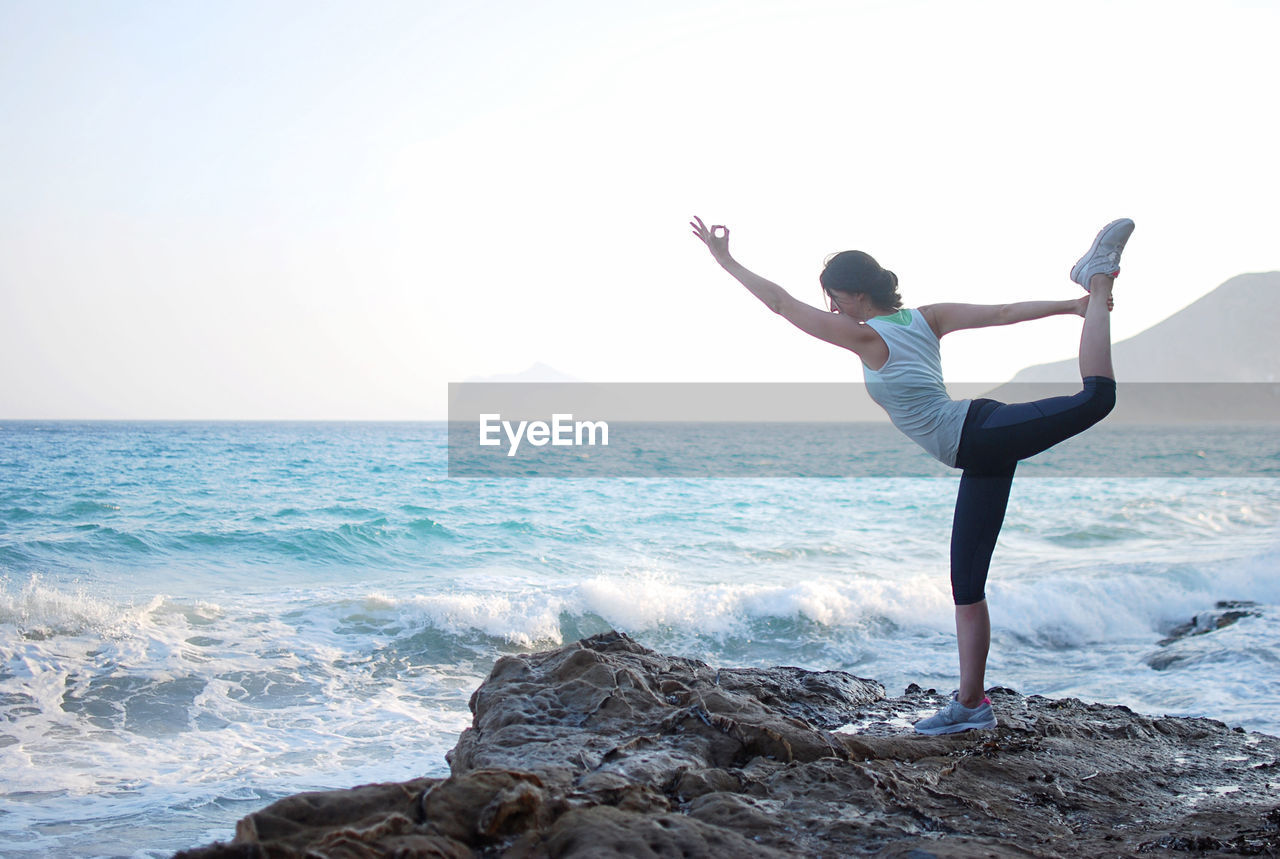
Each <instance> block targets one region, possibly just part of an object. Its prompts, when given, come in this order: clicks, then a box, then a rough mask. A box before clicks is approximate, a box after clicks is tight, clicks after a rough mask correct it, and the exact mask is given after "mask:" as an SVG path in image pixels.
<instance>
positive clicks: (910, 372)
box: [862, 310, 969, 466]
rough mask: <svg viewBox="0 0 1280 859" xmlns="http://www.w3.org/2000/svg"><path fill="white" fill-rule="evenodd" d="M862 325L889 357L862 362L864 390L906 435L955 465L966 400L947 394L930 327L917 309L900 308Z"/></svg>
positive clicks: (936, 343) (941, 458) (940, 358)
mask: <svg viewBox="0 0 1280 859" xmlns="http://www.w3.org/2000/svg"><path fill="white" fill-rule="evenodd" d="M867 324H868V325H870V326H871V327H872V328H873V329H875V332H876V333H877V334H879V335H880V336H881V337H883V338H884V342H885V345H887V346H888V347H889V360H888V361H885V362H884V366H883V367H881V368H880V369H879V370H872V369H871V368H870V367H868V366H867V365H866V364H863V365H862V378H863V380H864V381H865V382H866V384H867V393H868V394H870V395H871V399H873V400H875V401H876V403H877V404H878V405H879V406H880V407H881V408H882V409H884V410H885V411H886V412H888V413H889V419H890V420H891V421H893V425H894V426H896V427H897V428H898V429H900V430H902V432H903V433H905V434H906V436H907V437H908V438H910V439H911V440H912V441H914V442H915V443H916V444H918V445H920V446H921V447H923V448H924V449H925V450H927V451H928V452H929V453H930V454H932V455H933V457H934V458H936V459H937V460H938V461H940V462H942V463H943V464H945V465H950V466H954V465H955V464H956V449H957V448H959V446H960V430H961V429H963V427H964V419H965V415H967V414H968V412H969V400H953V399H951V397H949V396H947V389H946V387H944V386H943V384H942V353H941V352H940V351H939V348H938V338H937V337H936V336H935V335H934V333H933V329H932V328H930V327H929V323H928V322H927V321H926V320H925V318H924V315H923V314H921V313H920V311H919V310H899V311H898V312H897V313H894V314H891V315H889V316H877V317H876V318H874V319H868V320H867Z"/></svg>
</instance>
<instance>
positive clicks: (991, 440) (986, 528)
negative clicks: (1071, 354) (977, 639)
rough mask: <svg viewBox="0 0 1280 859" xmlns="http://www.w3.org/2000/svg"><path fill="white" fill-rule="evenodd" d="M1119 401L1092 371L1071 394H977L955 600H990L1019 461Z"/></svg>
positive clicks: (967, 431)
mask: <svg viewBox="0 0 1280 859" xmlns="http://www.w3.org/2000/svg"><path fill="white" fill-rule="evenodd" d="M1115 404H1116V383H1115V380H1114V379H1109V378H1107V377H1106V376H1089V377H1087V378H1086V379H1085V380H1084V390H1082V391H1081V392H1080V393H1078V394H1074V395H1072V396H1070V397H1050V398H1048V399H1045V400H1036V401H1035V402H1031V403H1001V402H997V401H996V400H983V399H978V400H974V401H973V402H972V403H970V404H969V413H968V415H967V416H966V417H965V419H964V428H963V429H962V430H961V431H960V447H959V449H958V451H957V452H956V467H957V468H962V469H964V473H963V474H961V476H960V491H959V493H958V494H957V496H956V513H955V519H954V520H952V523H951V595H952V597H954V599H955V603H956V605H972V604H973V603H976V602H981V601H982V600H984V599H986V592H985V589H986V584H987V570H988V568H989V567H990V566H991V553H992V552H994V551H995V548H996V537H997V536H999V534H1000V526H1001V525H1003V524H1004V511H1005V508H1006V507H1007V506H1008V504H1009V489H1010V487H1012V486H1013V472H1014V469H1016V468H1017V467H1018V460H1021V459H1026V458H1027V457H1029V456H1035V455H1036V454H1037V453H1040V452H1042V451H1045V450H1048V449H1049V448H1051V447H1053V446H1054V445H1055V444H1057V443H1058V442H1060V441H1064V440H1066V439H1068V438H1071V436H1073V435H1076V434H1077V433H1081V432H1084V431H1085V430H1087V429H1088V428H1089V427H1091V426H1093V425H1094V424H1096V423H1097V422H1098V421H1100V420H1102V419H1103V418H1105V417H1106V416H1107V414H1108V413H1109V412H1110V411H1111V410H1112V409H1113V408H1114V407H1115Z"/></svg>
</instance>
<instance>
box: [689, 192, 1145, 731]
mask: <svg viewBox="0 0 1280 859" xmlns="http://www.w3.org/2000/svg"><path fill="white" fill-rule="evenodd" d="M690 226H691V227H693V233H694V235H696V236H697V237H698V238H699V239H701V240H702V241H703V243H704V244H706V246H707V248H708V249H709V250H710V251H711V255H712V256H713V257H714V258H715V260H716V262H718V263H719V264H720V265H721V266H722V267H723V268H724V269H725V270H726V271H727V272H729V274H731V275H733V276H734V277H735V278H737V280H738V281H739V282H741V283H742V285H743V286H745V287H746V288H747V289H748V290H750V292H751V293H752V294H753V295H754V296H756V297H757V298H759V299H760V300H761V301H763V302H764V303H765V305H766V306H767V307H768V308H769V309H770V310H772V311H773V312H774V313H777V314H779V315H781V316H783V317H784V318H786V319H787V321H789V322H790V323H792V324H793V325H795V326H796V327H797V328H799V329H800V330H801V331H804V332H805V333H806V334H811V335H813V336H814V337H817V338H818V339H820V340H825V341H827V342H828V343H832V344H834V345H836V346H842V347H844V348H845V349H848V350H850V351H851V352H853V353H854V354H856V355H857V356H858V357H859V358H860V359H861V360H862V371H863V376H864V378H865V380H866V385H867V393H868V394H870V395H871V398H872V399H873V400H875V401H876V403H878V404H879V405H880V406H881V407H882V408H884V410H885V411H886V412H888V414H889V417H890V419H891V420H892V421H893V423H894V425H895V426H896V427H898V429H900V430H902V432H903V433H905V434H906V435H907V436H908V437H909V438H911V439H912V440H914V441H915V442H916V443H918V444H919V445H920V446H921V447H923V448H924V449H925V450H927V451H928V452H929V453H930V454H931V455H933V456H934V457H936V458H937V459H938V460H940V461H941V462H943V463H945V464H946V465H949V466H952V467H954V468H960V469H963V473H962V475H961V477H960V490H959V493H958V494H957V497H956V510H955V518H954V519H953V521H952V526H951V590H952V596H953V598H954V600H955V604H956V639H957V643H958V645H959V649H960V688H959V690H958V691H957V692H956V694H955V695H954V696H952V700H951V701H950V703H948V704H947V705H946V706H945V707H943V708H942V709H941V710H939V711H938V712H937V713H936V714H934V715H933V716H930V717H929V718H927V719H922V720H921V721H919V722H917V723H916V725H915V729H916V731H918V732H919V733H922V734H951V733H956V732H959V731H968V730H973V729H982V728H994V727H995V725H996V719H995V714H994V713H993V712H992V709H991V701H990V699H988V698H987V697H986V696H985V695H984V692H983V689H984V686H983V680H984V675H985V673H986V668H987V650H988V648H989V646H990V643H991V620H990V617H989V615H988V613H987V602H986V594H985V592H984V587H985V585H986V580H987V569H988V567H989V566H990V564H991V553H992V552H993V551H994V549H995V545H996V537H997V535H998V534H999V533H1000V526H1001V524H1002V523H1003V522H1004V513H1005V507H1006V505H1007V503H1008V500H1009V489H1010V487H1011V486H1012V484H1013V472H1014V469H1015V468H1016V467H1017V464H1018V460H1021V459H1026V458H1027V457H1029V456H1034V455H1035V454H1037V453H1040V452H1042V451H1044V450H1046V449H1048V448H1050V447H1052V446H1053V445H1055V444H1057V443H1058V442H1060V441H1063V440H1064V439H1067V438H1070V437H1071V436H1073V435H1076V434H1077V433H1080V432H1083V431H1084V430H1086V429H1088V428H1089V427H1091V426H1093V425H1094V424H1095V423H1097V422H1098V421H1100V420H1102V419H1103V418H1104V417H1106V415H1107V414H1108V413H1109V412H1110V411H1111V409H1112V408H1113V407H1114V406H1115V396H1116V383H1115V372H1114V371H1113V370H1112V368H1111V324H1110V319H1109V316H1108V314H1109V312H1110V310H1111V305H1112V299H1111V287H1112V282H1113V281H1114V279H1115V277H1116V275H1118V274H1119V273H1120V253H1121V251H1122V250H1124V245H1125V242H1126V241H1128V239H1129V235H1130V234H1131V233H1132V232H1133V226H1134V225H1133V221H1131V220H1129V219H1128V218H1122V219H1120V220H1118V221H1113V222H1111V223H1110V224H1108V225H1107V226H1105V227H1103V228H1102V231H1101V232H1099V233H1098V236H1097V238H1095V239H1094V242H1093V245H1092V246H1091V247H1090V248H1089V251H1088V253H1086V254H1085V255H1084V256H1083V257H1081V258H1080V261H1079V262H1077V263H1076V264H1075V266H1074V267H1072V269H1071V279H1072V280H1074V281H1075V282H1076V283H1078V284H1080V285H1081V286H1083V287H1084V288H1085V291H1086V292H1087V293H1088V294H1087V295H1085V296H1083V297H1082V298H1079V299H1072V300H1067V301H1023V302H1017V303H1015V304H1002V305H980V304H931V305H927V306H924V307H920V308H917V309H914V310H903V309H901V308H902V298H901V297H900V296H899V295H898V278H897V275H895V274H894V273H893V272H891V271H888V270H886V269H883V268H881V267H880V265H879V264H878V263H877V262H876V261H875V260H874V259H872V258H871V257H870V256H868V255H867V254H865V253H862V252H861V251H844V252H843V253H838V254H836V255H835V256H833V257H831V258H830V259H829V260H827V263H826V266H825V267H824V269H823V271H822V275H821V276H820V278H819V280H820V282H821V284H822V288H823V290H824V292H825V293H826V295H827V300H828V301H829V302H830V312H827V311H824V310H820V309H819V308H817V307H812V306H810V305H808V304H805V303H803V302H801V301H798V300H796V299H795V298H793V297H792V296H791V295H790V294H788V293H787V291H786V290H784V289H783V288H782V287H780V286H778V285H777V284H775V283H772V282H770V281H768V280H765V279H764V278H762V277H760V276H759V275H756V274H754V273H752V272H750V271H748V270H747V269H746V268H744V267H743V266H742V264H741V263H739V262H738V261H737V260H735V259H734V258H733V257H732V256H730V254H729V230H728V229H727V228H725V227H723V226H719V225H716V226H713V227H711V228H710V229H708V228H707V227H706V226H705V225H704V224H703V222H702V219H701V218H697V217H695V218H694V220H693V221H691V222H690ZM1067 313H1074V314H1077V315H1079V316H1083V317H1084V327H1083V331H1082V332H1081V335H1080V376H1081V378H1082V379H1083V388H1082V390H1081V391H1080V392H1079V393H1077V394H1075V395H1073V396H1069V397H1052V398H1049V399H1045V400H1037V401H1035V402H1031V403H1013V404H1006V403H1000V402H996V401H994V400H987V399H977V400H958V401H957V400H952V399H951V398H950V397H949V396H947V392H946V389H945V388H944V387H943V383H942V362H941V358H940V354H939V344H938V341H939V340H940V339H941V338H942V337H944V336H946V335H947V334H949V333H951V332H952V331H961V330H963V329H966V328H984V327H987V326H990V325H1010V324H1012V323H1014V322H1025V321H1027V320H1030V319H1042V318H1044V317H1046V316H1054V315H1057V314H1067Z"/></svg>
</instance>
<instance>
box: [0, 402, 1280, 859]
mask: <svg viewBox="0 0 1280 859" xmlns="http://www.w3.org/2000/svg"><path fill="white" fill-rule="evenodd" d="M1105 426H1106V425H1105V424H1104V425H1100V426H1099V427H1095V428H1094V429H1093V430H1090V431H1089V433H1087V434H1086V435H1085V436H1084V437H1082V439H1087V440H1088V444H1089V445H1090V447H1091V449H1093V450H1095V451H1098V450H1101V451H1103V452H1104V455H1106V454H1105V452H1106V451H1108V450H1123V449H1125V448H1124V445H1125V444H1127V445H1128V446H1129V448H1130V449H1132V448H1134V447H1135V445H1136V446H1138V447H1140V448H1141V450H1142V451H1143V452H1144V454H1145V455H1146V456H1148V457H1155V458H1157V459H1159V460H1160V461H1162V462H1163V463H1165V465H1164V466H1163V467H1162V468H1161V469H1156V470H1153V469H1146V470H1144V471H1141V472H1138V473H1132V472H1129V471H1127V470H1126V469H1124V468H1113V469H1111V470H1109V471H1108V470H1104V471H1103V472H1102V473H1098V474H1094V475H1090V474H1086V473H1083V472H1082V473H1080V474H1073V473H1070V472H1067V473H1063V472H1062V471H1061V470H1059V471H1054V472H1047V473H1043V474H1042V473H1037V471H1036V469H1035V467H1034V461H1032V462H1031V463H1028V464H1027V466H1028V467H1027V469H1026V471H1025V472H1021V473H1020V474H1021V475H1022V476H1020V477H1019V478H1018V479H1017V480H1016V481H1015V484H1014V490H1013V496H1012V499H1011V501H1010V504H1009V511H1008V515H1007V518H1006V523H1005V527H1004V530H1003V532H1002V533H1001V537H1000V542H999V545H998V547H997V550H996V557H995V561H994V563H993V567H992V571H991V577H990V580H989V582H988V586H987V596H988V601H989V604H990V609H991V616H992V626H993V632H992V647H991V658H990V665H989V668H988V673H987V684H988V685H989V686H997V685H998V686H1005V687H1011V688H1013V689H1016V690H1018V691H1020V692H1022V693H1024V694H1039V695H1045V696H1053V697H1076V698H1080V699H1082V700H1085V701H1090V702H1095V701H1096V702H1102V703H1107V704H1122V705H1126V706H1128V707H1131V708H1133V709H1134V710H1137V711H1140V712H1144V713H1150V714H1155V715H1162V714H1169V715H1177V716H1208V717H1212V718H1215V719H1219V720H1221V721H1223V722H1225V723H1226V724H1227V725H1230V726H1240V727H1242V728H1244V729H1246V730H1249V731H1260V732H1266V733H1270V734H1276V735H1280V453H1277V439H1278V437H1277V433H1276V431H1275V429H1274V428H1272V429H1256V430H1249V431H1241V432H1238V433H1236V434H1234V435H1231V436H1230V437H1229V438H1228V439H1227V441H1226V442H1220V443H1219V444H1218V447H1216V448H1213V451H1216V452H1215V453H1213V455H1214V456H1221V457H1223V458H1224V460H1225V459H1230V461H1231V462H1233V463H1234V464H1235V465H1234V467H1233V468H1231V469H1223V470H1221V471H1210V472H1208V476H1206V472H1205V471H1204V470H1203V468H1202V467H1201V466H1202V465H1203V463H1204V461H1205V458H1206V456H1207V455H1208V454H1206V453H1205V450H1204V449H1203V446H1202V445H1199V444H1198V442H1197V441H1196V440H1195V439H1194V437H1190V440H1189V437H1188V434H1187V431H1186V429H1185V428H1183V429H1177V430H1174V429H1170V430H1168V431H1167V432H1166V431H1162V430H1160V429H1152V430H1150V431H1148V432H1146V433H1144V434H1142V435H1141V436H1135V435H1134V434H1133V433H1132V432H1129V433H1128V434H1126V435H1124V436H1123V437H1121V436H1120V435H1115V434H1114V433H1118V432H1119V431H1118V430H1117V431H1110V432H1113V434H1112V435H1108V432H1109V431H1108V430H1107V429H1106V428H1105ZM886 430H887V431H888V432H890V433H892V429H891V428H887V427H885V426H883V425H882V426H874V425H867V426H865V427H861V428H858V427H854V428H851V429H848V430H847V431H846V432H845V434H844V435H843V436H842V438H843V440H844V442H845V443H847V445H848V447H847V449H845V450H844V453H845V454H847V453H849V452H850V451H852V452H854V454H856V453H857V452H858V451H874V452H875V456H876V457H877V463H878V466H877V468H875V469H873V470H871V471H870V472H867V473H860V474H858V475H855V476H833V477H832V476H829V477H798V476H751V474H750V473H749V472H748V473H747V474H746V475H745V476H729V477H724V476H715V475H716V474H718V473H731V474H732V473H734V472H733V471H732V469H728V470H723V471H721V470H718V469H715V468H712V469H710V470H709V472H708V474H710V475H711V476H700V475H692V476H689V475H682V474H671V475H667V476H656V477H654V476H650V477H643V476H641V477H610V476H608V475H604V476H592V477H555V478H545V477H529V476H514V477H513V476H509V475H506V474H498V473H495V474H491V475H488V476H485V475H481V476H458V475H457V474H451V471H450V468H449V441H448V428H447V425H446V424H445V423H444V422H436V423H236V422H191V423H165V422H141V423H132V422H87V423H76V422H0V855H3V856H7V857H28V856H30V857H35V856H41V857H44V856H139V857H142V856H146V857H150V856H165V855H169V854H171V853H172V852H174V851H176V850H179V849H182V848H187V847H193V846H198V845H202V844H207V843H210V842H213V841H215V840H230V839H231V838H232V837H233V835H234V828H235V823H236V821H237V820H238V819H239V818H241V817H243V816H244V815H246V814H249V813H251V812H253V811H256V810H258V809H260V808H262V807H263V806H265V805H267V804H268V803H270V802H272V801H273V800H275V799H278V798H280V797H283V796H286V795H289V794H293V793H297V792H300V791H309V790H327V789H338V788H345V787H350V786H354V785H358V784H366V783H370V782H378V781H395V780H405V779H410V778H414V777H418V776H443V775H446V774H447V772H448V765H447V763H446V761H445V753H446V752H447V751H448V750H449V749H450V748H452V747H453V745H454V744H455V743H456V741H457V738H458V735H459V733H460V732H461V731H462V730H464V729H465V728H466V727H468V725H469V724H470V719H471V714H470V711H469V709H468V700H469V698H470V696H471V694H472V692H473V691H474V690H475V688H476V687H477V686H478V685H479V684H480V683H481V682H482V681H483V680H484V678H485V677H486V675H487V674H488V672H489V670H490V668H491V667H492V665H493V663H494V661H495V660H496V659H498V658H499V657H501V656H503V655H505V654H519V653H527V652H531V651H535V650H540V649H546V648H552V647H556V646H559V645H562V644H566V643H571V642H573V641H575V640H577V639H579V638H582V637H585V636H589V635H592V634H595V633H598V632H602V631H605V630H609V629H617V630H621V631H623V632H626V633H627V634H628V635H630V636H632V637H633V638H634V639H635V640H636V641H638V642H639V643H641V644H643V645H645V646H647V647H651V648H656V649H659V650H662V651H665V652H670V653H675V654H680V655H683V656H688V657H693V658H696V659H701V660H704V661H706V662H708V663H711V664H713V665H718V666H769V665H795V666H801V667H804V668H810V669H817V670H825V669H839V670H842V671H848V672H851V673H853V674H856V675H858V676H861V677H867V678H872V679H875V680H877V681H879V682H880V683H882V684H884V686H885V687H886V688H887V690H888V693H889V694H891V695H896V694H899V693H901V692H902V691H903V689H904V688H905V687H906V686H907V685H908V684H911V683H916V684H919V685H920V686H922V687H925V688H930V687H932V688H936V689H937V690H939V691H941V692H949V691H950V690H952V689H954V688H955V687H956V683H957V677H956V671H957V660H956V652H955V638H954V616H953V607H952V602H951V595H950V586H949V580H948V571H947V553H948V534H949V530H950V524H951V514H952V507H953V503H954V497H955V491H956V487H957V483H958V481H957V479H956V475H955V474H954V473H953V472H947V471H946V470H945V469H943V470H941V471H932V472H930V471H920V468H919V466H920V462H921V460H922V458H926V457H925V455H924V454H923V453H922V452H920V451H919V450H916V449H915V448H914V446H913V445H911V444H910V443H909V442H907V441H906V440H905V439H901V438H900V437H894V436H892V435H890V436H886V435H885V432H886ZM1162 433H1163V434H1162ZM895 439H896V440H895ZM1135 439H1139V440H1140V443H1139V442H1136V441H1135ZM1113 442H1114V443H1115V445H1116V446H1115V447H1114V448H1109V447H1108V445H1111V444H1112V443H1113ZM1223 444H1225V445H1226V448H1225V449H1224V448H1223V447H1222V445H1223ZM717 455H718V454H717V453H716V451H715V450H714V449H710V448H709V449H708V451H707V452H706V453H705V456H704V457H703V458H704V460H708V461H710V459H714V457H716V456H717ZM725 455H735V456H736V455H739V454H737V453H730V454H725ZM1129 455H1130V454H1124V455H1123V456H1122V455H1121V454H1118V453H1117V454H1112V455H1110V458H1111V459H1113V460H1114V459H1122V458H1124V456H1129ZM895 458H898V459H900V460H901V461H900V462H899V461H898V459H895ZM920 474H923V475H924V476H919V475H920ZM904 475H905V476H904ZM1195 618H1198V619H1199V620H1198V623H1197V624H1196V625H1195V626H1194V627H1189V626H1188V624H1190V623H1191V622H1192V620H1193V619H1195ZM997 715H998V714H997Z"/></svg>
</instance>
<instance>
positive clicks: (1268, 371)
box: [1013, 271, 1280, 383]
mask: <svg viewBox="0 0 1280 859" xmlns="http://www.w3.org/2000/svg"><path fill="white" fill-rule="evenodd" d="M1144 300H1158V299H1154V298H1153V299H1144ZM1278 323H1280V271H1269V272H1265V273H1263V274H1242V275H1237V276H1236V277H1233V278H1231V280H1228V281H1227V282H1226V283H1224V284H1222V285H1221V286H1219V287H1218V288H1217V289H1215V290H1214V291H1213V292H1211V293H1209V294H1208V295H1206V296H1205V297H1204V298H1201V299H1200V300H1198V301H1196V302H1195V303H1193V304H1191V305H1189V306H1187V307H1184V308H1183V309H1182V310H1179V311H1178V312H1177V313H1175V314H1173V315H1172V316H1170V317H1169V318H1168V319H1166V320H1164V321H1163V322H1160V323H1157V324H1156V325H1153V326H1152V327H1150V328H1148V329H1147V330H1146V331H1143V332H1142V333H1141V334H1137V335H1135V336H1133V337H1130V338H1129V339H1128V340H1121V341H1120V342H1119V343H1116V344H1115V345H1113V346H1112V347H1111V357H1112V361H1113V363H1114V364H1115V368H1116V378H1117V379H1119V380H1120V381H1121V382H1280V338H1278V336H1277V335H1280V330H1278V329H1280V324H1278ZM1079 378H1080V371H1079V369H1078V365H1077V363H1076V359H1075V358H1071V359H1069V360H1067V361H1056V362H1054V363H1052V364H1037V365H1035V366H1033V367H1028V368H1026V369H1025V370H1022V371H1021V372H1019V373H1018V375H1016V376H1014V377H1013V382H1014V383H1017V382H1067V381H1075V380H1077V379H1079Z"/></svg>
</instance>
